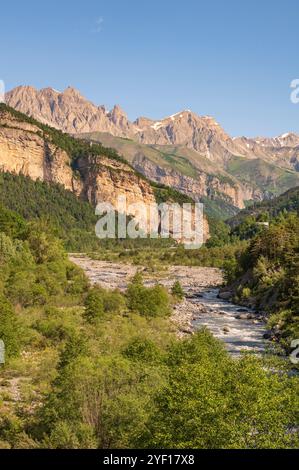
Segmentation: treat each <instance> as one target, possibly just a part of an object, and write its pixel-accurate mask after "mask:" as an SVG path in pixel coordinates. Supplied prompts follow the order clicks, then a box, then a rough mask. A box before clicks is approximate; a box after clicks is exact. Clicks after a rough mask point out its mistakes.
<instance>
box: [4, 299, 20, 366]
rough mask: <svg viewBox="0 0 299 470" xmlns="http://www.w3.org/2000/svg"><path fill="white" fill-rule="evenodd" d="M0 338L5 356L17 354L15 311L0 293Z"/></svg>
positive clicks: (18, 329)
mask: <svg viewBox="0 0 299 470" xmlns="http://www.w3.org/2000/svg"><path fill="white" fill-rule="evenodd" d="M0 339H1V340H2V341H3V342H4V345H5V355H6V357H7V358H11V357H14V356H17V355H18V354H19V351H20V339H21V338H20V328H19V324H18V321H17V316H16V313H15V311H14V309H13V306H12V305H11V304H10V303H9V301H8V300H7V299H6V298H5V297H4V296H3V295H1V294H0Z"/></svg>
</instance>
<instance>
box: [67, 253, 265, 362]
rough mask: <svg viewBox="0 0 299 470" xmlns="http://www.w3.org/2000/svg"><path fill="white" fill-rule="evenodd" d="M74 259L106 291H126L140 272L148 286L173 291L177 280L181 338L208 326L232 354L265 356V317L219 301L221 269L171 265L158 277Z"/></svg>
mask: <svg viewBox="0 0 299 470" xmlns="http://www.w3.org/2000/svg"><path fill="white" fill-rule="evenodd" d="M70 259H71V261H73V262H74V263H75V264H77V265H78V266H80V267H81V268H82V269H84V271H85V273H86V275H87V276H88V278H89V279H90V281H91V283H93V284H98V285H100V286H102V287H104V288H106V289H116V288H118V289H120V290H122V291H124V290H125V289H126V287H127V285H128V283H129V282H130V279H131V278H132V277H133V276H134V274H136V272H137V271H138V270H140V271H143V275H144V281H145V285H147V286H151V285H154V284H155V283H157V282H159V283H160V284H163V285H164V286H165V287H167V288H168V289H169V288H171V286H172V285H173V283H174V282H175V280H179V281H180V283H181V285H182V287H183V289H184V292H185V294H186V298H185V300H184V301H183V302H182V303H180V304H178V305H176V306H175V308H174V312H173V315H172V317H171V320H172V321H173V323H174V324H175V325H176V327H177V331H178V336H180V337H182V336H185V335H188V334H193V332H194V331H195V330H197V329H199V328H202V327H206V328H208V329H209V330H210V331H211V332H212V333H213V335H214V336H215V337H216V338H219V339H221V340H222V341H224V343H225V345H226V347H227V349H228V351H229V352H230V353H231V354H236V355H238V354H240V353H241V351H254V352H257V353H261V352H262V351H263V350H264V348H265V344H266V342H265V340H264V339H263V335H264V334H265V324H264V321H263V318H262V317H261V316H260V315H258V314H257V313H255V312H254V311H252V310H250V309H248V308H244V307H240V306H238V305H234V304H232V303H231V302H229V301H226V300H223V299H220V298H218V294H219V288H220V286H221V285H222V283H223V278H222V273H221V271H220V270H219V269H216V268H205V267H189V266H171V267H169V269H166V270H165V271H162V272H161V273H159V274H158V275H157V274H155V273H151V272H149V271H148V270H147V269H146V268H144V267H137V266H133V265H131V264H121V263H110V262H107V261H100V260H99V261H98V260H92V259H90V258H88V257H86V256H83V255H71V256H70Z"/></svg>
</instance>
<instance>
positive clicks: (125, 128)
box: [5, 86, 134, 137]
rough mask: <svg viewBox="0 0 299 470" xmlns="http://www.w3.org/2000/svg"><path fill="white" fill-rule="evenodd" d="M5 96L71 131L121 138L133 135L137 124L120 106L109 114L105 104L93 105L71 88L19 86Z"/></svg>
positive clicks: (16, 105) (26, 111)
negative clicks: (129, 118) (105, 133)
mask: <svg viewBox="0 0 299 470" xmlns="http://www.w3.org/2000/svg"><path fill="white" fill-rule="evenodd" d="M5 97H6V102H7V104H8V105H9V106H11V107H12V108H14V109H16V110H17V111H20V112H22V113H24V114H27V115H28V116H31V117H34V118H35V119H37V120H38V121H40V122H42V123H44V124H48V125H50V126H52V127H56V128H57V129H60V130H62V131H64V132H68V133H70V134H74V133H81V132H93V131H95V130H97V129H102V130H103V132H109V133H110V134H112V135H119V136H122V137H128V136H130V135H133V128H134V125H133V124H131V123H130V122H129V121H128V119H127V117H126V115H125V113H124V112H123V111H122V110H121V109H120V107H119V106H115V107H114V109H113V110H112V111H111V113H108V112H107V111H106V109H105V107H104V106H96V105H94V104H93V103H91V102H90V101H88V100H86V99H85V98H84V97H83V96H82V95H81V94H80V93H79V92H78V91H77V90H75V89H74V88H72V87H68V88H67V89H66V90H64V91H63V92H62V93H60V92H59V91H57V90H54V89H53V88H44V89H42V90H36V89H35V88H33V87H30V86H24V87H22V86H20V87H17V88H15V89H14V90H12V91H10V92H8V93H6V95H5Z"/></svg>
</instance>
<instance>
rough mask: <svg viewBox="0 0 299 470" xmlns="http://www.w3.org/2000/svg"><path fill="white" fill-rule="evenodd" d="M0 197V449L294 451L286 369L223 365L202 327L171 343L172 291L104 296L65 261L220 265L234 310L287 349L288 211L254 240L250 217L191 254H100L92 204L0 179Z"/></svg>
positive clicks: (292, 303)
mask: <svg viewBox="0 0 299 470" xmlns="http://www.w3.org/2000/svg"><path fill="white" fill-rule="evenodd" d="M25 194H26V198H25V197H24V195H25ZM0 196H1V199H0V200H1V206H0V273H1V277H0V337H1V338H2V339H3V340H4V342H5V345H6V362H5V364H4V365H0V367H1V376H0V410H1V411H0V447H1V448H7V449H9V448H13V449H24V448H31V449H37V448H51V449H60V448H67V449H68V448H69V449H74V448H75V449H77V448H78V449H80V448H100V449H109V448H157V449H159V448H178V449H179V448H199V449H201V448H207V449H215V448H236V449H240V448H248V449H257V448H296V447H298V444H299V441H298V433H297V429H298V411H299V403H298V376H296V374H295V375H294V374H292V375H290V374H289V369H290V367H289V365H288V363H287V362H286V361H285V360H280V359H279V358H272V357H265V358H260V357H256V356H253V355H246V354H245V355H244V356H242V357H240V358H238V359H235V358H232V357H231V356H230V355H229V354H228V353H227V351H226V349H225V348H224V346H223V343H222V342H220V341H218V340H216V339H215V338H214V337H213V336H212V335H211V334H210V333H209V331H208V330H200V331H198V332H197V333H196V334H194V335H193V336H189V337H187V338H185V339H180V340H179V339H177V336H176V332H175V327H174V325H173V324H172V323H171V322H170V320H169V316H170V313H171V311H172V308H173V305H174V304H175V303H178V302H181V301H182V299H183V292H182V289H181V286H180V285H179V283H176V284H175V285H173V287H172V289H171V291H170V292H168V291H167V290H166V289H165V288H164V287H162V286H161V285H159V284H158V283H157V284H156V285H155V286H153V287H146V286H145V285H144V280H143V278H142V275H141V274H140V273H137V275H136V276H134V277H133V278H132V279H131V281H130V283H129V285H128V287H127V289H126V291H125V292H120V291H118V290H114V291H113V290H105V289H103V288H100V287H95V286H91V285H90V283H89V281H88V280H87V278H86V276H85V274H84V273H83V271H82V270H81V269H79V268H78V267H76V266H75V265H74V264H72V263H71V262H70V261H69V260H68V257H67V250H78V251H80V250H82V248H83V247H85V249H89V250H91V251H93V255H94V257H99V258H105V257H108V258H109V259H110V260H111V259H113V258H114V259H118V260H120V259H122V260H123V261H130V262H133V263H136V264H138V263H140V264H141V263H145V262H146V263H152V268H153V269H160V267H161V266H162V265H164V264H165V265H169V264H187V265H203V266H207V265H210V266H219V267H222V268H224V270H225V273H226V278H227V286H226V288H228V287H229V288H230V289H231V290H232V291H233V294H234V295H235V296H236V297H238V300H239V301H240V302H244V303H246V302H247V301H248V300H250V301H251V302H255V303H256V304H257V305H263V308H264V305H265V306H266V305H267V308H268V309H269V322H271V323H272V326H273V327H274V328H275V327H277V325H278V328H279V332H278V331H277V334H278V336H279V337H281V338H282V340H283V341H284V345H285V347H288V346H289V341H290V339H291V338H293V337H295V336H296V334H297V331H298V329H297V328H298V317H297V316H296V315H297V313H298V227H299V224H298V216H297V215H296V214H295V213H293V214H288V215H286V214H284V213H281V214H275V217H274V218H272V219H271V220H270V222H271V223H270V228H269V230H266V229H263V228H261V227H260V226H258V228H257V229H256V231H254V230H253V233H252V225H254V224H255V223H256V221H255V220H253V219H250V221H248V220H247V221H246V220H245V222H244V221H243V222H242V223H243V228H241V227H240V228H239V231H240V233H237V232H236V229H235V227H234V228H233V229H231V228H230V227H229V225H226V224H223V225H219V226H218V229H217V231H215V233H214V235H213V236H212V238H211V239H210V241H209V242H208V244H207V245H206V246H205V247H203V248H202V249H200V250H196V251H192V250H185V249H184V248H183V247H182V246H180V247H174V248H173V247H169V246H167V245H165V246H163V245H162V244H159V243H158V242H159V240H154V244H153V245H151V241H150V240H149V241H143V243H142V242H141V241H136V242H135V243H136V245H135V246H133V245H134V244H133V241H132V240H125V241H123V243H122V244H121V245H120V246H116V245H110V246H106V247H105V246H103V245H101V247H100V248H99V247H98V246H96V244H97V243H98V241H97V240H94V238H93V235H92V226H93V224H94V216H93V211H92V209H91V207H90V206H89V205H88V204H87V203H83V202H80V201H77V199H76V198H74V197H73V196H72V195H71V194H70V193H68V192H66V191H64V190H63V189H62V188H60V187H58V186H52V185H51V186H49V185H47V184H46V183H41V182H36V183H33V182H31V181H30V180H28V179H27V178H24V177H16V176H11V175H7V174H2V175H1V179H0ZM89 232H90V233H89ZM86 233H87V234H88V235H86ZM93 243H95V245H94V244H93ZM130 244H131V246H130ZM128 247H129V248H128Z"/></svg>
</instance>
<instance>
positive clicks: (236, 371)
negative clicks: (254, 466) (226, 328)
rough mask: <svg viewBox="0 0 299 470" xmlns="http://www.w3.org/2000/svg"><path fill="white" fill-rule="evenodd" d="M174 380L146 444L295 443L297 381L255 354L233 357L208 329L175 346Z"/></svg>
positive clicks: (153, 414)
mask: <svg viewBox="0 0 299 470" xmlns="http://www.w3.org/2000/svg"><path fill="white" fill-rule="evenodd" d="M170 357H171V358H172V361H171V362H170V371H169V379H168V381H167V384H166V385H165V387H163V388H162V389H161V390H160V391H158V393H157V394H156V396H155V402H154V403H155V404H154V406H153V405H152V403H151V406H153V407H152V408H151V411H150V415H149V419H148V423H147V426H146V431H145V432H144V434H143V435H142V437H141V439H139V440H138V445H141V446H142V447H146V448H148V447H149V448H159V449H161V448H171V449H172V448H175V449H181V448H185V449H192V448H200V449H215V448H239V449H243V448H246V449H248V448H249V449H250V448H251V449H256V448H281V447H293V446H296V442H297V436H296V435H295V434H294V433H286V432H285V429H286V428H289V429H290V427H291V426H292V425H294V423H295V421H294V420H295V419H296V418H295V414H296V412H295V413H294V411H295V410H294V409H293V406H295V407H296V410H297V411H298V403H297V405H296V388H295V382H294V383H293V384H292V383H291V382H289V380H288V379H287V377H286V376H284V377H281V376H278V375H276V374H273V373H270V372H268V371H266V370H264V369H262V368H261V367H260V366H259V364H258V361H257V360H256V359H254V358H250V357H247V358H246V357H245V358H243V359H240V360H237V361H236V360H233V359H231V358H230V357H229V356H228V355H227V354H226V353H225V352H224V351H223V350H222V351H221V348H220V347H219V344H218V343H217V342H216V341H215V340H214V339H213V338H211V337H209V334H208V333H206V332H202V333H199V334H197V335H196V336H195V337H193V338H192V339H191V340H186V341H184V342H183V343H182V344H181V345H180V347H179V348H178V346H177V345H175V346H174V349H173V350H171V351H170Z"/></svg>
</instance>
